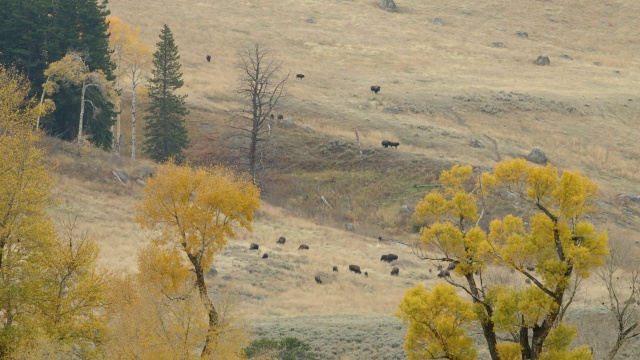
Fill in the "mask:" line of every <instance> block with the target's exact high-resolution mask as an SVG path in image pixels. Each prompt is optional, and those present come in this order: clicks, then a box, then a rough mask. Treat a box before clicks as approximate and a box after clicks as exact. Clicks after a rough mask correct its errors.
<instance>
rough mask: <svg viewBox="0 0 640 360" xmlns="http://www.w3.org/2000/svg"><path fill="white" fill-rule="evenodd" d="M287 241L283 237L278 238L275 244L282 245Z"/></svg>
mask: <svg viewBox="0 0 640 360" xmlns="http://www.w3.org/2000/svg"><path fill="white" fill-rule="evenodd" d="M286 241H287V239H285V237H284V236H280V239H278V241H277V243H278V244H284V243H285V242H286Z"/></svg>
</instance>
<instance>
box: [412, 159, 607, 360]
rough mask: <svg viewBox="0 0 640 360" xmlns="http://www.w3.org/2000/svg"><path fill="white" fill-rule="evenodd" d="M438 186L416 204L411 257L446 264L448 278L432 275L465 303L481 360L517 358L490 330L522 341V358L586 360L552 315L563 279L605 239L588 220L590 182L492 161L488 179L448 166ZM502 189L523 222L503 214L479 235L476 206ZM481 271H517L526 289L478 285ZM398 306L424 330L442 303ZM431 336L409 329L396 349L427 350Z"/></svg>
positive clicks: (601, 253)
mask: <svg viewBox="0 0 640 360" xmlns="http://www.w3.org/2000/svg"><path fill="white" fill-rule="evenodd" d="M474 179H476V181H475V182H473V180H474ZM440 181H441V184H442V189H440V190H438V191H433V192H431V193H429V194H427V195H425V197H424V198H423V200H422V201H420V203H419V204H418V205H417V206H416V212H415V214H414V218H413V220H414V221H415V223H417V224H420V225H421V226H422V227H421V229H420V240H421V245H422V248H421V253H420V254H421V255H420V256H421V258H423V259H428V260H432V261H437V262H442V261H444V262H448V263H450V264H455V269H454V270H453V272H452V273H453V274H450V272H447V271H443V273H441V274H440V275H439V276H440V277H442V278H444V279H445V281H447V282H449V283H451V284H455V285H456V286H458V287H460V288H462V289H464V291H465V292H466V293H467V294H469V295H471V297H472V298H473V299H474V301H475V303H474V306H473V309H474V311H475V313H476V319H478V320H479V323H480V325H481V326H482V327H483V333H484V334H485V339H486V340H487V344H490V345H489V351H490V353H491V357H492V358H493V359H509V360H510V359H514V360H515V359H520V358H522V356H523V351H525V350H523V348H522V345H521V344H519V343H518V341H519V340H518V341H516V340H514V339H512V341H516V342H515V343H513V342H506V343H501V342H500V341H499V340H498V339H499V337H498V336H496V332H497V331H500V332H506V333H510V334H522V333H526V334H529V336H531V339H528V340H527V341H528V342H529V344H528V350H526V351H529V352H530V354H528V355H526V356H527V357H529V356H531V357H532V358H534V359H583V358H584V359H587V358H590V354H588V351H587V352H585V349H584V348H578V349H572V350H569V349H568V344H569V343H570V340H571V339H573V337H575V334H573V335H572V333H571V332H570V331H568V330H567V328H566V327H564V325H562V324H561V320H562V315H560V314H561V311H560V309H561V306H562V304H563V300H564V297H565V296H566V293H568V292H569V284H570V282H571V280H572V279H573V278H575V277H576V276H578V277H583V278H585V277H588V276H589V274H590V272H591V271H592V270H593V269H595V268H597V267H599V266H601V265H603V264H604V261H605V257H606V256H607V254H608V247H607V243H608V236H607V234H606V232H604V231H598V230H596V228H595V226H594V224H593V223H591V221H590V219H591V218H592V217H591V213H593V212H594V211H595V207H594V204H595V202H596V200H597V194H598V187H597V185H596V184H594V183H593V182H591V181H590V180H589V179H588V178H587V177H585V176H584V175H582V174H580V173H578V172H575V171H568V170H567V171H562V172H560V171H559V170H558V169H557V168H556V167H554V166H553V165H551V164H548V165H546V166H537V165H531V164H529V163H527V161H526V160H524V159H514V160H510V161H503V162H500V163H499V164H497V165H496V167H495V169H494V171H493V172H492V173H488V172H485V173H482V174H478V176H474V173H473V170H472V168H471V167H470V166H467V167H464V166H458V165H456V166H454V167H452V168H451V169H450V170H448V171H444V172H443V173H442V175H441V176H440ZM505 192H506V193H507V194H511V195H514V196H515V197H516V198H517V199H518V202H519V203H520V205H519V207H521V208H522V207H524V208H525V209H523V210H525V211H528V212H529V215H527V217H526V218H521V217H517V216H514V215H512V214H508V215H506V216H505V217H503V218H502V219H493V220H492V221H491V223H490V225H489V227H488V229H484V228H481V227H480V226H479V224H480V222H479V221H478V220H480V216H482V215H483V214H485V210H486V209H485V208H484V206H488V205H487V204H491V202H492V201H494V200H495V199H490V198H488V197H489V196H490V195H491V194H492V193H494V194H498V193H499V195H500V196H501V197H503V196H504V194H505ZM496 199H497V200H498V201H503V200H500V199H499V198H496ZM523 203H524V206H523V205H522V204H523ZM521 211H522V210H521ZM489 266H506V267H508V268H510V269H511V270H512V271H514V272H518V273H520V274H519V276H521V278H524V279H526V280H527V281H526V284H527V285H525V286H523V287H512V286H508V285H505V282H504V280H499V281H497V282H495V283H492V282H491V281H487V280H488V279H489V277H484V276H483V275H484V272H485V271H486V270H487V267H489ZM454 275H457V276H454ZM479 284H481V285H479ZM434 291H435V288H434ZM451 296H453V297H455V292H454V293H452V294H451ZM417 298H420V299H421V300H420V301H418V300H416V299H417ZM449 300H450V302H451V301H452V300H451V299H449ZM401 309H402V311H403V313H405V314H411V316H412V317H413V319H428V320H424V321H422V324H423V325H424V324H427V322H428V323H430V324H431V323H432V322H433V321H432V320H431V318H430V317H431V316H432V314H434V313H439V312H441V311H445V309H447V306H446V304H443V303H442V302H439V300H437V299H434V298H433V297H431V295H430V294H429V293H428V291H426V290H416V289H411V290H409V291H407V293H406V294H405V299H404V300H403V302H402V304H401ZM403 319H407V315H405V317H404V318H403ZM449 321H454V320H452V319H449ZM558 324H560V325H558ZM427 327H429V326H427ZM533 329H537V330H536V331H533ZM432 338H433V335H432V334H430V333H429V332H428V331H427V330H426V329H421V330H420V331H418V330H414V329H413V328H410V330H409V331H408V333H407V337H406V342H407V344H414V345H412V346H416V345H415V344H420V343H421V342H422V343H424V344H431V343H430V341H432ZM553 344H555V345H553ZM431 346H435V345H431ZM447 346H449V345H447ZM408 349H411V347H409V348H408ZM425 350H428V351H434V352H433V353H432V354H440V355H441V353H440V352H438V351H445V350H438V349H432V348H428V349H427V348H425V349H420V351H421V352H418V351H416V353H420V354H422V355H423V356H426V355H425V354H427V352H428V351H426V352H425ZM441 356H442V357H443V358H450V357H447V356H446V355H441ZM416 358H419V357H416ZM422 358H426V357H422Z"/></svg>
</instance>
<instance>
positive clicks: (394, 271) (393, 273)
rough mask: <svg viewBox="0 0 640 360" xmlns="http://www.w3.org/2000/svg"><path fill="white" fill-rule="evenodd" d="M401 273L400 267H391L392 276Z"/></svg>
mask: <svg viewBox="0 0 640 360" xmlns="http://www.w3.org/2000/svg"><path fill="white" fill-rule="evenodd" d="M399 273H400V269H398V268H397V267H394V268H393V269H391V275H392V276H394V275H395V276H398V274H399Z"/></svg>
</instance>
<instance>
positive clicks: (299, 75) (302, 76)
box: [296, 74, 304, 80]
mask: <svg viewBox="0 0 640 360" xmlns="http://www.w3.org/2000/svg"><path fill="white" fill-rule="evenodd" d="M296 78H298V79H300V80H302V79H304V74H296Z"/></svg>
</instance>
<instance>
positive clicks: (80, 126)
mask: <svg viewBox="0 0 640 360" xmlns="http://www.w3.org/2000/svg"><path fill="white" fill-rule="evenodd" d="M85 81H86V80H84V81H82V96H81V97H80V121H79V122H78V144H81V143H82V118H83V117H84V94H85V92H86V91H87V86H88V85H85Z"/></svg>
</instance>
